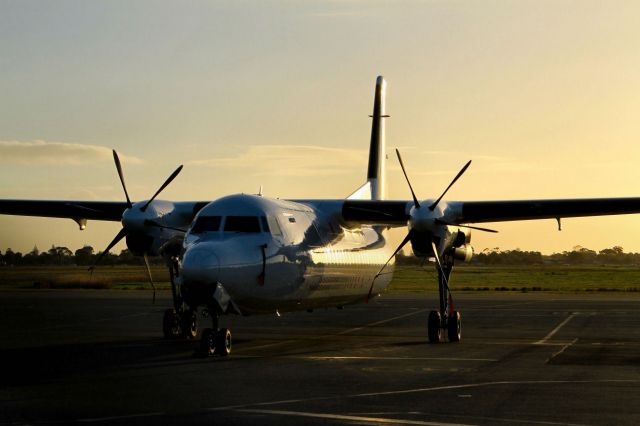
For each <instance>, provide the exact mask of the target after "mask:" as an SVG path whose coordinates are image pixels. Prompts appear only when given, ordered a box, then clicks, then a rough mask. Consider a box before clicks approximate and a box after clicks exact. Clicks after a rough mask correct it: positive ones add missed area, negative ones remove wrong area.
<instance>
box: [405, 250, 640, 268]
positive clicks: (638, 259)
mask: <svg viewBox="0 0 640 426" xmlns="http://www.w3.org/2000/svg"><path fill="white" fill-rule="evenodd" d="M396 259H397V261H398V264H400V265H402V264H406V265H411V264H419V263H421V262H422V259H419V258H416V257H415V256H403V255H399V256H398V257H397V258H396ZM471 264H472V265H548V264H555V265H640V253H625V251H624V249H623V248H622V247H620V246H614V247H611V248H606V249H603V250H600V251H595V250H591V249H588V248H585V247H580V246H576V247H574V248H573V249H572V250H571V251H563V252H561V253H553V254H548V255H546V254H542V253H541V252H539V251H524V250H520V249H515V250H500V249H499V248H498V247H496V248H493V249H484V250H482V251H481V252H480V253H475V254H474V256H473V258H472V259H471Z"/></svg>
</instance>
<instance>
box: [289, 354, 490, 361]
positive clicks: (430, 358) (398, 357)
mask: <svg viewBox="0 0 640 426" xmlns="http://www.w3.org/2000/svg"><path fill="white" fill-rule="evenodd" d="M285 358H296V359H310V360H320V361H321V360H329V361H330V360H337V361H342V360H345V361H349V360H361V359H364V360H385V361H388V360H392V361H403V360H406V361H477V362H498V360H497V359H490V358H434V357H408V356H406V357H405V356H321V355H318V356H314V355H311V356H299V357H291V356H285Z"/></svg>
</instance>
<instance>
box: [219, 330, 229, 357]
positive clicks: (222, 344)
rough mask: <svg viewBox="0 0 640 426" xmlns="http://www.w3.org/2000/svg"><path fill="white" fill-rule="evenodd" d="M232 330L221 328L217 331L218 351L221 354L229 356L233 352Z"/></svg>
mask: <svg viewBox="0 0 640 426" xmlns="http://www.w3.org/2000/svg"><path fill="white" fill-rule="evenodd" d="M231 344H232V338H231V330H229V329H228V328H221V329H220V330H218V331H217V332H216V353H217V354H218V355H220V356H227V355H229V354H230V353H231Z"/></svg>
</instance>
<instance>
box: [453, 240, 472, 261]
mask: <svg viewBox="0 0 640 426" xmlns="http://www.w3.org/2000/svg"><path fill="white" fill-rule="evenodd" d="M472 257H473V247H471V246H470V245H469V244H464V245H462V246H461V247H456V248H454V249H453V258H454V259H456V260H463V261H465V262H469V261H470V260H471V258H472Z"/></svg>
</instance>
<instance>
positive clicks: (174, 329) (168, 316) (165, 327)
mask: <svg viewBox="0 0 640 426" xmlns="http://www.w3.org/2000/svg"><path fill="white" fill-rule="evenodd" d="M162 333H163V334H164V338H165V339H175V337H176V336H179V335H180V324H179V321H178V314H176V311H175V310H173V309H167V310H166V311H164V316H163V318H162Z"/></svg>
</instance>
